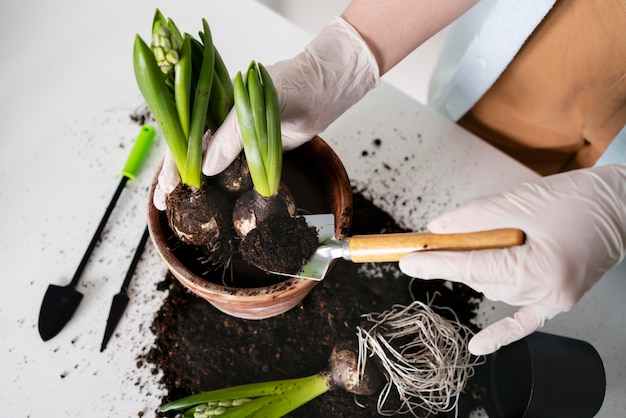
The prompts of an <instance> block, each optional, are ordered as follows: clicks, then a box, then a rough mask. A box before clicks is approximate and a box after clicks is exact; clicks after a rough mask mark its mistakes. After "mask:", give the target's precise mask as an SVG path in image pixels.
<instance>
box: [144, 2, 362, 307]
mask: <svg viewBox="0 0 626 418" xmlns="http://www.w3.org/2000/svg"><path fill="white" fill-rule="evenodd" d="M199 37H200V39H199V40H198V39H196V38H194V37H193V36H191V35H189V34H187V33H185V34H181V32H180V31H179V30H178V28H177V27H176V25H175V24H174V22H173V21H172V20H171V19H165V17H164V16H163V15H162V14H161V13H160V11H159V10H157V11H156V13H155V17H154V20H153V27H152V43H151V45H150V46H148V45H147V44H146V43H145V42H144V41H143V40H142V39H141V38H140V37H139V36H137V37H136V39H135V47H134V69H135V75H136V78H137V83H138V85H139V88H140V90H141V93H142V95H143V96H144V98H145V100H146V103H147V104H148V107H149V108H150V110H151V112H152V114H153V116H154V118H155V120H156V122H157V124H158V126H159V127H160V129H161V131H162V133H163V136H164V137H165V139H166V142H167V144H168V147H169V150H170V151H171V154H172V157H173V160H174V162H175V164H176V168H177V170H178V172H179V174H180V178H181V183H180V184H179V186H178V187H177V188H176V190H174V191H173V192H172V193H171V194H170V195H169V196H168V198H167V209H166V210H165V211H164V213H161V212H159V211H158V210H156V208H154V206H153V205H152V203H151V202H152V198H153V193H154V187H155V186H156V182H157V177H158V173H157V175H156V176H155V178H154V182H153V186H152V188H151V190H150V193H149V204H148V227H149V230H150V234H151V237H152V240H153V242H154V244H155V246H156V248H157V251H158V252H159V254H160V255H161V257H162V258H163V260H164V261H165V263H166V264H167V266H168V268H169V269H170V271H171V272H172V273H173V274H174V275H175V276H176V277H177V278H178V280H180V281H181V283H182V284H184V285H185V286H186V287H187V288H189V289H190V290H192V291H193V292H194V293H196V294H198V295H199V296H201V297H203V298H205V299H206V300H208V301H209V302H211V303H212V304H213V305H214V306H216V307H217V308H218V309H220V310H222V311H224V312H226V313H228V314H230V315H234V316H238V317H242V318H250V319H261V318H266V317H269V316H274V315H277V314H280V313H282V312H284V311H286V310H288V309H291V308H292V307H293V306H295V305H297V304H298V303H299V302H300V301H301V300H302V299H303V298H304V296H306V294H307V293H308V292H309V291H310V290H311V289H312V288H313V287H314V286H315V283H316V282H314V281H309V280H304V279H296V278H293V277H285V276H278V275H272V274H268V273H267V272H266V271H268V270H269V271H281V272H283V273H295V272H297V269H295V268H294V267H293V266H292V267H286V268H289V269H292V270H293V271H286V270H284V267H279V268H278V269H274V268H272V267H268V266H267V265H265V264H260V263H258V262H256V261H253V264H254V265H261V266H262V269H260V268H257V267H255V266H254V265H253V264H251V263H250V262H248V261H247V260H246V258H247V257H252V256H255V257H256V256H257V255H258V254H257V251H256V250H257V249H258V248H261V247H266V248H267V247H268V245H269V244H268V243H267V241H263V243H259V241H258V240H260V239H264V238H265V237H267V236H268V231H271V230H272V229H275V228H274V227H272V226H271V225H273V224H270V223H269V222H267V223H266V222H265V221H266V220H267V219H282V220H289V221H293V220H294V218H293V215H295V214H297V213H307V212H308V213H333V214H334V215H335V224H336V225H337V230H336V234H337V236H338V237H342V236H343V232H344V231H346V230H347V228H348V226H349V223H350V219H351V218H350V207H351V203H352V195H351V193H352V191H351V187H350V182H349V179H348V177H347V174H346V172H345V169H344V168H343V165H342V164H341V161H340V160H339V158H338V157H337V156H336V154H335V153H334V152H333V150H332V149H331V148H330V147H329V146H328V145H327V144H326V143H325V142H324V141H323V140H322V139H321V138H319V137H316V138H314V139H313V140H312V141H310V142H309V143H308V144H306V145H304V146H303V147H300V148H299V149H297V150H294V151H290V152H288V153H286V154H285V155H284V158H283V154H282V144H281V135H280V120H279V111H278V103H277V99H276V92H275V90H274V86H273V84H272V82H271V78H270V77H269V74H268V73H267V71H266V70H265V68H264V67H263V66H262V65H260V64H257V63H255V62H252V64H251V65H250V67H249V68H248V70H247V72H246V74H245V76H244V75H243V74H241V73H238V75H237V77H236V78H235V80H236V82H235V85H234V86H233V84H232V81H231V79H230V76H229V75H228V72H227V70H226V67H225V65H224V63H223V61H222V59H221V57H220V55H219V53H218V51H217V49H216V48H215V46H214V45H213V42H212V37H211V33H210V28H209V26H208V24H207V22H206V20H204V19H203V30H202V32H200V34H199ZM233 105H234V106H235V107H236V111H237V114H238V120H239V123H240V128H241V131H242V134H243V135H242V136H243V139H244V152H243V153H242V155H240V157H239V158H238V159H237V160H236V161H235V163H233V165H231V167H229V168H228V169H227V170H225V171H224V173H222V174H220V175H218V176H215V177H211V178H209V177H206V176H204V175H203V174H202V172H201V158H202V143H203V140H208V139H210V136H211V133H212V132H215V130H216V129H217V128H218V127H219V126H220V124H221V123H222V122H223V120H224V118H225V117H226V115H227V114H228V112H229V111H230V109H231V108H232V106H233ZM159 170H160V169H159ZM248 171H249V173H248ZM233 176H235V177H236V179H233ZM247 178H250V179H251V181H250V180H248V181H246V179H247ZM281 180H282V181H281ZM246 184H250V185H252V186H253V188H251V189H250V191H249V192H247V193H246V194H245V196H248V197H243V195H244V192H245V186H244V187H232V186H233V185H238V186H241V185H246ZM250 196H252V197H253V198H252V199H250V198H249V197H250ZM285 196H286V197H287V198H286V199H287V200H285ZM276 202H281V204H280V205H277V204H276ZM284 202H290V204H286V203H284ZM294 203H295V204H294ZM260 207H263V208H265V209H262V210H261V211H259V210H258V208H260ZM268 214H270V215H271V216H269V215H268ZM233 215H234V217H233ZM281 222H282V221H281ZM263 224H265V225H264V226H263ZM242 225H246V226H247V227H246V228H241V226H242ZM250 225H254V228H250ZM257 226H258V227H262V228H263V229H259V231H257V232H256V233H251V232H250V231H251V230H253V229H255V228H257ZM289 231H293V230H289ZM309 232H310V231H309ZM294 234H298V235H297V237H298V240H301V235H300V234H301V233H300V232H288V233H284V232H283V233H282V235H283V237H285V236H287V237H291V238H293V237H295V236H296V235H294ZM248 235H250V237H248ZM279 235H280V233H279ZM313 239H314V240H315V239H316V238H315V237H313ZM244 242H246V243H247V244H250V245H247V246H246V245H245V244H243V243H244ZM281 245H285V244H281ZM311 245H313V248H311ZM315 246H316V241H315V243H314V244H310V245H309V249H308V251H309V252H310V253H312V251H313V250H314V247H315ZM287 247H289V244H287ZM245 248H248V250H245ZM275 248H276V247H275ZM275 248H274V251H275ZM290 250H292V248H290ZM290 252H293V251H290ZM310 253H309V255H310ZM299 257H300V260H298V261H299V262H301V263H302V262H304V261H305V259H307V258H308V256H306V255H300V256H299ZM281 259H282V257H281Z"/></svg>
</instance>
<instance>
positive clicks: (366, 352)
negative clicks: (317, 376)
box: [357, 301, 478, 417]
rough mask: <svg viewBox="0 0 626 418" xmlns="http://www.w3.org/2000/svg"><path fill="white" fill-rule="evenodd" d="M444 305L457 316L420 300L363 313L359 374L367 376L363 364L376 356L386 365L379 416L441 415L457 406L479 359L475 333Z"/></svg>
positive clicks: (358, 333)
mask: <svg viewBox="0 0 626 418" xmlns="http://www.w3.org/2000/svg"><path fill="white" fill-rule="evenodd" d="M441 309H443V308H441ZM446 309H448V310H449V311H450V312H451V313H452V316H453V317H454V320H448V319H446V318H444V317H442V316H441V315H439V314H438V313H436V312H435V311H434V310H433V309H432V308H431V307H430V306H429V305H427V304H425V303H422V302H420V301H414V302H413V303H411V304H410V305H409V306H401V305H395V306H394V307H393V308H392V309H391V310H389V311H385V312H383V313H380V314H379V313H370V314H367V315H364V317H365V318H366V319H367V321H368V324H367V325H368V326H367V329H366V328H364V327H357V336H358V344H359V359H358V373H359V376H362V375H363V373H364V371H365V363H366V362H367V361H368V358H372V357H376V359H377V360H378V361H379V363H380V365H381V366H382V367H383V368H384V370H385V372H386V373H385V374H386V375H387V383H386V384H385V386H384V387H383V389H382V391H381V393H380V395H379V397H378V405H377V407H378V413H379V414H381V415H387V416H390V415H395V414H406V413H410V414H412V415H413V416H415V417H417V416H420V415H418V413H420V414H424V413H426V414H438V413H440V412H449V411H452V410H454V409H455V408H456V407H457V404H458V399H459V395H460V394H461V392H462V391H463V388H464V387H465V384H466V382H467V380H468V379H469V378H470V377H471V376H472V375H473V374H474V366H475V365H477V364H478V363H477V359H475V358H473V357H472V356H471V353H470V352H469V351H468V350H467V342H468V341H469V338H471V336H472V331H471V330H470V329H469V328H468V327H466V326H465V325H463V324H461V323H460V322H459V321H458V318H457V317H456V314H454V312H453V311H452V310H451V309H449V308H446ZM392 398H393V400H392ZM397 402H399V406H395V405H394V407H393V408H392V409H390V407H389V406H387V405H388V404H389V403H393V404H396V403H397Z"/></svg>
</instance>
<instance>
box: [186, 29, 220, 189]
mask: <svg viewBox="0 0 626 418" xmlns="http://www.w3.org/2000/svg"><path fill="white" fill-rule="evenodd" d="M202 25H203V27H204V35H203V39H202V41H203V44H204V56H203V59H202V68H201V70H200V75H199V78H198V85H197V86H196V92H195V95H194V102H193V110H192V116H191V127H190V130H189V143H188V148H187V163H186V169H187V170H186V171H185V173H184V177H183V182H184V183H185V184H187V185H189V186H193V187H196V188H200V185H201V183H202V137H203V136H204V131H205V125H206V116H207V111H208V108H209V98H210V96H211V86H212V84H213V73H214V70H213V66H214V64H215V49H214V47H213V39H212V38H211V31H210V29H209V24H208V23H207V21H206V19H202Z"/></svg>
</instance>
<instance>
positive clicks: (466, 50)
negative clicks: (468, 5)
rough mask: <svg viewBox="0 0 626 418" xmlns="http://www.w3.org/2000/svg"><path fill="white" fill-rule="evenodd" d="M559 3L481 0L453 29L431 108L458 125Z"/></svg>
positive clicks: (432, 92) (432, 90) (437, 74)
mask: <svg viewBox="0 0 626 418" xmlns="http://www.w3.org/2000/svg"><path fill="white" fill-rule="evenodd" d="M554 3H555V0H524V1H519V0H481V1H480V2H479V3H478V4H476V6H474V7H473V8H472V9H471V10H469V11H468V12H467V13H465V14H464V15H463V16H461V17H460V18H459V19H457V21H455V22H454V23H453V24H452V25H451V26H450V27H449V28H448V34H447V39H446V42H445V44H444V46H443V49H442V52H441V56H440V58H439V61H438V63H437V66H436V67H435V70H434V72H433V78H432V79H431V82H430V86H429V94H428V96H429V97H428V104H429V105H430V106H431V107H433V108H435V109H437V110H438V111H439V112H441V113H442V114H443V115H445V116H447V117H448V118H450V119H452V120H454V121H456V120H458V119H459V118H461V116H463V115H464V114H465V113H466V112H467V111H468V110H469V109H470V108H471V107H472V106H473V105H474V104H475V103H476V102H477V101H478V99H480V97H481V96H482V95H483V94H484V93H485V92H486V91H487V90H488V89H489V88H490V87H491V85H492V84H493V83H494V82H495V81H496V79H497V78H498V77H499V76H500V74H501V73H502V71H504V69H505V68H506V66H507V65H508V64H509V62H511V60H512V59H513V57H514V56H515V54H517V52H518V51H519V49H520V48H521V47H522V45H523V44H524V42H525V41H526V39H527V38H528V36H529V35H530V34H531V33H532V32H533V30H534V29H535V28H536V27H537V25H538V24H539V23H540V22H541V21H542V20H543V18H544V17H545V16H546V14H547V13H548V11H549V10H550V9H551V8H552V6H553V5H554Z"/></svg>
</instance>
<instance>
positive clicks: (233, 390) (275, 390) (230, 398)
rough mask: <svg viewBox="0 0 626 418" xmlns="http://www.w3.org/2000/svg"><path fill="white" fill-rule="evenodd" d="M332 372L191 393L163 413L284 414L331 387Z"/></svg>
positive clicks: (233, 417)
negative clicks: (183, 410) (181, 411)
mask: <svg viewBox="0 0 626 418" xmlns="http://www.w3.org/2000/svg"><path fill="white" fill-rule="evenodd" d="M330 380H331V378H330V375H329V374H328V373H318V374H315V375H312V376H308V377H302V378H298V379H287V380H275V381H269V382H262V383H251V384H247V385H241V386H233V387H229V388H224V389H217V390H213V391H209V392H204V393H199V394H196V395H191V396H188V397H186V398H183V399H179V400H177V401H174V402H171V403H169V404H167V405H164V406H163V407H161V412H166V411H175V410H181V409H188V408H190V409H188V410H187V411H186V412H185V416H190V417H194V416H196V414H198V415H200V414H202V413H205V412H207V410H209V409H210V410H211V411H213V413H215V412H216V410H217V409H218V408H219V415H220V417H224V418H236V417H250V416H255V417H281V416H283V415H286V414H287V413H289V412H291V411H293V410H294V409H296V408H298V407H300V406H302V405H304V404H305V403H307V402H309V401H310V400H311V399H313V398H316V397H317V396H319V395H321V394H323V393H326V392H327V391H329V390H330V388H331V382H330Z"/></svg>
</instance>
